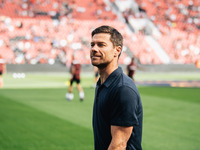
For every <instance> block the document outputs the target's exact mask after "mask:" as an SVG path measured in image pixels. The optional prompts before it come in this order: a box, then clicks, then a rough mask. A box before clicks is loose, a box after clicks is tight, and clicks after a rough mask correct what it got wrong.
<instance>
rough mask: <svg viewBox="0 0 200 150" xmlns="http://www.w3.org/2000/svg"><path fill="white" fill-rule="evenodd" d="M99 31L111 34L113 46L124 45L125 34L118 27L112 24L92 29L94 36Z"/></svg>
mask: <svg viewBox="0 0 200 150" xmlns="http://www.w3.org/2000/svg"><path fill="white" fill-rule="evenodd" d="M97 33H108V34H110V35H111V36H110V41H111V42H112V43H113V46H114V47H116V46H121V48H122V47H123V36H122V35H121V33H119V31H117V29H115V28H113V27H111V26H107V25H103V26H100V27H98V28H96V29H94V30H93V31H92V37H93V36H94V35H95V34H97Z"/></svg>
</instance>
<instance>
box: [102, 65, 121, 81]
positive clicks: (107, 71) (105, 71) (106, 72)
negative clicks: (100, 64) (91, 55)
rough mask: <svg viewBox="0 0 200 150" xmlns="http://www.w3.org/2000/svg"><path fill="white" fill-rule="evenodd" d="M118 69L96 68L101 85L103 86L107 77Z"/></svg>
mask: <svg viewBox="0 0 200 150" xmlns="http://www.w3.org/2000/svg"><path fill="white" fill-rule="evenodd" d="M117 68H118V65H115V66H107V67H104V68H98V71H99V75H100V80H101V84H103V83H104V82H105V81H106V79H107V78H108V76H109V75H110V74H111V73H112V72H113V71H115V70H116V69H117Z"/></svg>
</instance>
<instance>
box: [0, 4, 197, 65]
mask: <svg viewBox="0 0 200 150" xmlns="http://www.w3.org/2000/svg"><path fill="white" fill-rule="evenodd" d="M116 1H117V0H112V1H110V5H108V4H107V3H105V2H104V1H103V0H84V1H78V0H68V1H66V0H15V1H14V0H1V1H0V14H1V15H0V54H1V55H2V56H3V57H4V58H5V60H6V63H11V64H24V63H30V64H37V63H48V64H54V63H56V62H60V63H62V64H65V65H69V64H70V63H71V55H73V54H74V53H76V55H77V56H79V57H80V61H81V63H82V64H89V63H90V58H89V49H90V44H89V41H90V38H91V37H90V33H91V31H92V29H94V28H95V27H97V26H99V25H102V24H108V25H112V26H114V27H116V28H117V29H118V30H120V31H121V32H122V34H123V36H124V37H125V40H124V48H123V53H122V56H121V58H120V63H123V64H124V63H128V61H130V58H131V57H132V56H134V57H136V58H138V60H139V61H140V63H142V64H160V63H163V62H162V60H161V59H160V58H159V57H158V56H157V55H156V53H155V52H154V50H153V48H152V47H150V46H149V45H148V43H147V42H146V41H145V33H143V32H140V33H134V32H132V31H131V30H130V29H129V28H128V26H127V24H126V23H127V21H124V22H123V21H119V19H118V17H117V15H116V13H114V11H113V8H112V7H113V6H114V5H113V4H114V3H115V2H116ZM136 2H137V3H138V6H139V8H140V9H139V10H140V11H139V13H137V14H136V13H135V12H134V11H132V10H125V11H124V12H122V14H123V16H126V18H127V19H128V18H129V17H130V16H131V17H134V18H144V17H145V18H149V19H150V20H152V22H153V23H154V24H155V25H156V27H157V28H158V29H159V31H160V32H161V33H162V36H160V37H159V38H156V40H157V42H158V43H159V44H160V45H161V46H162V47H163V49H164V50H165V51H166V53H168V55H169V56H170V58H171V60H172V62H173V63H195V61H197V60H199V59H200V29H199V28H200V15H199V14H200V13H199V12H200V6H199V5H198V4H199V2H198V0H190V1H188V0H187V1H186V0H184V1H180V0H176V1H172V0H170V1H163V0H162V1H159V0H143V1H141V0H136ZM174 4H176V5H174ZM152 8H153V9H152ZM127 15H128V17H127Z"/></svg>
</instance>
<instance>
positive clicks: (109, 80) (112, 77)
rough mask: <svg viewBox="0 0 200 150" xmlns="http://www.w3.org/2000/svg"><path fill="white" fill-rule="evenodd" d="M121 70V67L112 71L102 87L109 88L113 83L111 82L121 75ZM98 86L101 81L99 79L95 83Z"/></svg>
mask: <svg viewBox="0 0 200 150" xmlns="http://www.w3.org/2000/svg"><path fill="white" fill-rule="evenodd" d="M122 72H123V71H122V68H121V67H118V68H117V69H116V70H114V71H113V72H112V73H111V74H110V75H109V76H108V78H107V79H106V81H105V82H104V83H103V84H102V85H104V86H105V87H107V88H108V87H109V86H110V85H111V84H112V83H113V81H114V80H115V79H116V78H117V77H118V76H119V75H120V74H122ZM100 84H101V81H100V79H99V81H98V83H97V85H98V86H100Z"/></svg>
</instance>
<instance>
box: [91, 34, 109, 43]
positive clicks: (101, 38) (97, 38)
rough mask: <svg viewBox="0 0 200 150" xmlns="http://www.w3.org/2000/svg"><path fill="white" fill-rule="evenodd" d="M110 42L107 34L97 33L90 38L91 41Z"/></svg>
mask: <svg viewBox="0 0 200 150" xmlns="http://www.w3.org/2000/svg"><path fill="white" fill-rule="evenodd" d="M108 40H109V41H110V34H108V33H97V34H95V35H94V36H93V37H92V41H101V42H104V41H108Z"/></svg>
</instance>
